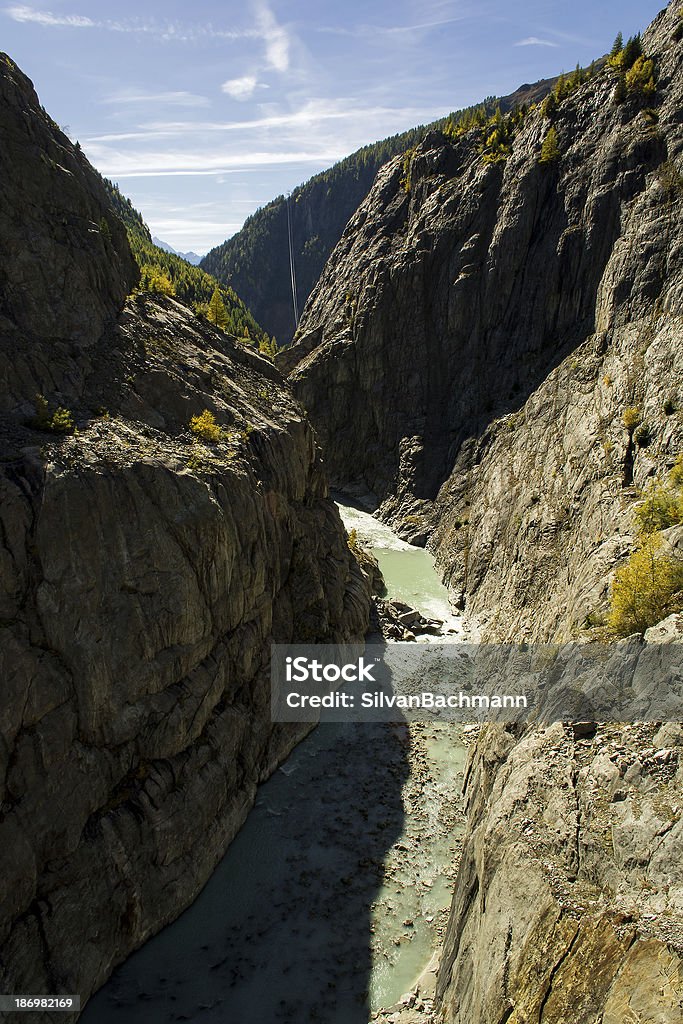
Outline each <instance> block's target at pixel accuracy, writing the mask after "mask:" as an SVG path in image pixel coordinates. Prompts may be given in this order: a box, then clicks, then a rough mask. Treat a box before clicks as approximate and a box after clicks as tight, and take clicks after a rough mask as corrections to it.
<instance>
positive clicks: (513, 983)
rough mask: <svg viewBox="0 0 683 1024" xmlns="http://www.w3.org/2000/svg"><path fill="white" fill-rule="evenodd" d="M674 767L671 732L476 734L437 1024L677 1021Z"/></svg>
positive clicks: (680, 880) (680, 899)
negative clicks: (589, 735) (466, 825)
mask: <svg viewBox="0 0 683 1024" xmlns="http://www.w3.org/2000/svg"><path fill="white" fill-rule="evenodd" d="M679 618H680V617H679ZM682 630H683V621H681V622H679V624H678V632H679V636H680V635H683V633H682V632H681V631H682ZM651 640H652V642H654V643H656V642H658V637H657V636H656V635H653V636H652V637H651ZM682 758H683V730H682V729H681V727H680V726H679V725H665V726H663V727H661V728H658V727H657V726H649V725H639V726H638V725H633V726H621V727H609V726H602V727H600V728H599V729H598V731H597V733H596V735H595V736H594V737H593V738H591V739H579V738H576V736H575V735H574V734H573V731H572V728H571V727H570V726H563V725H561V724H559V723H558V724H556V725H554V726H551V727H549V728H547V729H545V730H543V731H540V732H539V731H528V732H527V733H526V735H523V736H522V737H521V738H519V737H515V736H514V735H511V734H510V733H507V732H505V731H504V730H503V729H502V728H499V727H494V726H488V727H486V728H485V729H484V731H483V734H482V736H481V737H480V739H479V742H478V743H477V744H476V746H475V747H474V748H473V752H472V756H471V757H470V761H469V764H468V768H467V774H466V783H465V798H466V802H467V805H468V814H469V817H470V828H469V830H468V834H467V837H466V841H465V846H464V849H463V854H462V859H461V863H460V869H459V873H458V879H457V883H456V887H455V894H454V899H453V907H452V910H451V917H450V921H449V929H448V934H447V936H446V941H445V952H444V957H443V960H442V962H441V965H440V971H439V979H438V999H439V1002H440V1005H441V1008H442V1012H443V1013H444V1019H446V1020H448V1021H449V1022H452V1024H500V1022H503V1021H506V1022H508V1024H530V1022H532V1021H533V1022H535V1024H566V1022H567V1021H569V1020H572V1021H577V1022H578V1021H580V1022H582V1024H583V1022H586V1024H588V1022H589V1021H590V1022H594V1021H595V1022H600V1024H622V1022H623V1021H627V1020H628V1021H638V1022H639V1024H655V1022H657V1024H669V1022H670V1024H674V1022H675V1021H678V1020H680V1007H681V999H683V876H682V875H681V860H680V847H681V839H682V835H681V832H682V829H683V824H682V822H681V788H682V786H683V778H682V771H683V769H682V767H681V759H682Z"/></svg>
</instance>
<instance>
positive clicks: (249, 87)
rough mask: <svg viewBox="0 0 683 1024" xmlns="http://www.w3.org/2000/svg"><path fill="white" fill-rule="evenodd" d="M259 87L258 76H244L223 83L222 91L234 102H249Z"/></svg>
mask: <svg viewBox="0 0 683 1024" xmlns="http://www.w3.org/2000/svg"><path fill="white" fill-rule="evenodd" d="M257 85H258V82H257V81H256V75H242V77H241V78H230V79H228V81H227V82H223V85H222V86H221V89H222V91H223V92H224V93H227V95H228V96H232V98H233V99H234V100H248V99H249V98H250V97H251V96H253V95H254V92H255V90H256V86H257Z"/></svg>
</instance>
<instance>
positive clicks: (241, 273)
mask: <svg viewBox="0 0 683 1024" xmlns="http://www.w3.org/2000/svg"><path fill="white" fill-rule="evenodd" d="M554 81H555V79H543V80H541V81H539V82H535V83H534V84H533V85H530V84H528V83H527V84H524V85H522V86H520V88H519V89H517V90H516V91H515V92H514V93H512V95H510V96H503V97H501V98H500V99H499V100H498V101H497V102H498V103H499V105H500V107H501V109H502V110H503V111H506V110H510V109H512V107H514V106H516V105H521V104H522V103H534V102H536V101H537V100H539V99H541V98H542V97H543V96H545V95H546V93H547V92H548V91H549V89H550V88H551V87H552V85H553V83H554ZM488 102H489V103H491V102H492V101H491V99H490V98H489V101H488ZM445 120H446V119H445V118H443V119H442V120H441V121H439V122H435V124H443V123H444V121H445ZM430 127H433V125H432V126H427V128H425V127H424V126H420V127H418V128H412V129H410V130H409V131H407V132H402V133H401V134H400V135H393V136H391V137H390V138H388V139H384V140H382V141H381V142H376V143H373V144H371V145H369V146H364V147H363V148H362V149H360V150H358V151H357V152H356V153H353V154H352V155H351V156H349V157H346V158H345V159H344V160H341V161H340V162H339V163H338V164H335V165H334V167H332V168H330V170H329V171H323V173H322V174H316V175H315V176H314V177H313V178H311V179H310V180H309V181H307V182H305V183H304V184H303V185H301V186H300V187H299V188H296V189H294V191H293V192H292V195H291V199H290V201H289V214H288V210H287V200H286V199H285V197H284V196H279V197H278V198H277V199H274V200H273V201H272V202H271V203H268V204H267V206H264V207H263V209H261V210H257V211H256V213H254V214H253V215H252V216H251V217H249V218H248V219H247V221H246V222H245V224H244V227H243V228H242V229H241V230H240V231H238V232H237V234H236V235H233V237H232V238H229V239H228V240H227V241H226V242H223V243H222V245H218V246H216V248H215V249H212V250H211V252H209V253H207V255H206V256H204V258H203V259H202V261H201V266H202V268H203V269H204V270H206V271H207V272H208V273H210V274H213V275H214V276H215V277H217V278H218V279H219V280H220V281H222V282H223V283H224V284H227V285H230V286H231V287H233V288H234V289H235V290H236V291H237V292H238V294H239V295H241V296H242V298H243V299H244V300H245V302H246V303H247V305H248V306H249V308H250V309H251V310H252V311H253V313H254V315H255V317H256V319H257V320H258V322H259V323H260V324H262V325H263V326H264V327H265V328H266V330H268V331H270V333H271V334H274V335H275V337H276V338H277V340H278V343H279V344H280V345H288V344H289V343H290V341H291V339H292V336H293V334H294V328H295V323H294V308H293V303H292V284H291V277H290V263H289V226H288V216H289V218H290V220H291V231H292V252H293V261H294V269H295V273H296V285H297V298H298V306H299V310H301V309H303V306H304V303H305V302H306V300H307V299H308V297H309V295H310V294H311V291H312V290H313V287H314V285H315V283H316V281H317V280H318V278H319V277H320V273H321V271H322V269H323V267H324V266H325V263H326V261H327V258H328V257H329V255H330V253H331V252H332V250H333V249H334V247H335V245H336V244H337V242H338V241H339V239H340V238H341V235H342V232H343V231H344V227H345V226H346V223H347V221H348V220H349V217H351V215H352V214H353V213H354V211H355V210H356V209H357V207H358V206H359V204H360V203H361V202H362V201H363V200H364V199H365V197H366V196H367V194H368V192H369V191H370V188H371V186H372V183H373V181H374V179H375V175H376V174H377V171H378V170H379V168H380V167H381V166H382V165H383V164H384V163H385V162H386V161H387V160H389V159H390V158H391V157H393V156H395V155H396V154H397V153H403V152H404V151H405V150H407V149H409V148H410V147H412V146H415V145H416V144H417V143H418V142H420V141H421V139H422V138H423V136H424V135H425V134H426V132H427V131H428V130H429V128H430Z"/></svg>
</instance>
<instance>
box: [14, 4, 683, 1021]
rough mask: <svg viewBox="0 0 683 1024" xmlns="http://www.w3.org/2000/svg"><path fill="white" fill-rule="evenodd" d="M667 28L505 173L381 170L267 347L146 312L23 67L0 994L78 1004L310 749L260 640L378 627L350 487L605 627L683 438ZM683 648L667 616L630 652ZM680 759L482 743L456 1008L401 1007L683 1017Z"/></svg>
mask: <svg viewBox="0 0 683 1024" xmlns="http://www.w3.org/2000/svg"><path fill="white" fill-rule="evenodd" d="M642 47H643V52H644V55H645V57H647V59H650V60H652V61H653V66H654V67H656V73H657V81H656V89H655V91H654V92H652V91H648V92H639V91H638V89H637V88H634V89H633V90H632V91H626V92H625V93H624V94H623V95H622V94H621V93H620V92H619V89H618V79H617V77H615V75H614V73H613V69H611V68H610V67H609V66H607V65H606V64H604V62H603V63H601V64H600V66H599V67H597V68H596V69H595V71H594V73H593V74H592V75H591V76H590V77H589V78H588V80H587V81H584V82H581V83H578V84H577V86H576V88H573V89H572V90H570V91H569V92H568V94H567V95H564V96H563V97H561V99H560V101H559V102H558V104H557V105H556V107H555V108H554V109H551V108H550V107H548V108H547V109H544V107H543V106H541V105H538V106H533V105H532V107H531V108H530V109H529V110H528V111H527V112H526V113H525V115H524V116H523V117H522V118H520V120H519V122H518V123H515V126H514V132H513V135H512V137H511V139H510V141H509V145H508V147H507V150H506V151H505V152H503V151H502V150H501V151H498V152H496V151H495V150H494V151H491V150H489V151H488V152H487V151H486V148H485V146H484V150H483V151H482V145H483V144H482V138H481V133H477V132H476V131H474V132H472V131H470V132H464V133H462V134H461V135H459V136H458V135H453V134H444V133H443V132H441V131H430V132H428V133H427V134H426V135H425V137H424V138H423V139H422V141H421V142H419V144H417V145H416V147H415V149H414V150H412V151H410V152H408V153H407V154H404V155H401V156H398V157H395V158H394V159H392V160H390V161H389V163H388V164H386V165H385V166H384V167H382V168H381V169H380V170H379V172H378V175H377V178H376V180H375V183H374V185H373V186H372V188H371V189H370V192H369V194H368V195H367V197H366V198H365V199H364V200H363V201H362V202H361V204H360V206H359V207H358V209H357V211H356V212H355V213H353V215H352V216H351V219H350V220H349V222H348V224H347V227H346V229H345V230H344V232H343V234H342V236H341V239H340V240H339V242H338V244H337V245H336V247H335V248H334V249H333V251H332V252H331V254H330V257H329V259H328V261H327V263H326V264H325V267H324V269H323V271H322V274H321V276H320V278H319V280H318V283H317V284H316V285H315V287H314V288H313V291H312V293H311V297H310V299H309V301H308V303H307V305H306V309H305V311H304V314H303V317H302V321H301V324H300V327H299V330H298V332H297V335H296V336H295V338H294V342H293V344H292V346H291V347H290V348H288V349H285V350H283V351H282V352H281V353H280V354H279V355H277V356H276V358H275V365H273V363H272V362H271V361H270V360H268V359H266V358H265V357H263V356H260V355H259V354H258V353H256V352H255V351H253V350H252V349H251V348H250V347H248V346H245V345H242V344H240V343H239V342H237V341H236V340H235V339H232V338H230V337H229V336H227V335H225V334H224V333H223V332H221V331H219V330H217V329H216V328H214V327H212V326H211V325H210V324H209V323H208V322H207V321H206V319H205V318H202V317H201V316H198V315H196V314H195V313H194V312H193V311H192V310H190V309H189V308H188V307H186V306H184V305H183V304H182V303H179V302H177V301H176V300H175V299H173V298H172V297H169V296H164V295H154V294H150V293H141V292H136V290H135V289H136V285H137V281H138V271H137V268H136V266H135V263H134V260H133V258H132V256H131V253H130V249H129V247H128V243H127V240H126V235H125V230H124V228H123V226H122V225H121V223H120V222H119V220H118V219H117V217H116V216H115V214H114V213H113V210H112V208H111V205H110V203H109V200H108V197H107V193H106V191H105V190H104V187H103V185H102V182H101V179H100V178H99V176H98V175H97V174H96V172H95V171H94V170H93V169H92V168H91V167H90V165H89V164H88V162H87V161H86V159H85V158H84V156H83V154H82V153H81V152H80V151H79V149H78V148H77V147H76V146H74V145H72V144H71V143H70V142H69V140H68V139H67V138H66V136H65V135H64V134H63V133H62V132H61V131H60V130H59V128H58V127H57V126H56V125H55V123H54V122H53V121H52V120H51V119H50V117H49V116H48V115H47V114H46V113H45V111H44V110H43V109H42V108H41V106H40V103H39V101H38V99H37V97H36V94H35V92H34V90H33V87H32V85H31V83H30V82H29V81H28V79H27V78H26V77H25V76H24V75H23V74H22V73H21V71H20V70H19V69H18V68H17V67H16V65H14V63H13V62H12V61H11V59H10V58H9V57H6V56H4V55H2V56H0V100H1V101H2V107H1V111H2V113H1V115H0V116H1V117H2V128H3V138H4V139H6V140H7V143H6V144H4V145H3V147H2V149H0V174H1V176H2V180H3V183H5V189H6V191H7V196H6V199H7V201H6V202H5V203H4V204H3V206H2V208H1V209H0V253H2V260H1V263H0V380H2V385H3V386H2V391H1V392H0V434H1V446H2V447H1V452H2V455H1V460H0V496H1V501H0V569H1V571H0V608H1V609H2V611H1V613H0V629H1V630H2V644H1V645H0V678H2V680H3V686H4V692H3V701H2V708H1V709H0V715H1V716H2V717H1V718H0V768H1V771H0V784H1V787H2V792H1V799H2V804H1V807H0V865H1V871H0V874H1V875H2V878H3V886H2V904H1V905H0V950H1V952H0V989H2V990H3V991H5V992H17V991H19V990H22V991H28V992H54V991H73V992H80V993H81V995H82V998H83V1001H84V1002H85V1000H86V999H87V998H88V996H89V995H90V994H91V993H93V992H94V991H95V990H96V989H97V988H98V987H99V986H100V985H101V984H102V983H103V982H104V981H105V980H106V979H107V978H108V977H109V975H110V974H111V972H112V970H113V969H114V967H115V966H116V965H117V964H119V963H121V962H122V961H123V960H125V958H126V957H127V956H128V955H129V954H130V953H131V952H132V951H133V950H134V949H136V948H137V947H139V946H140V945H141V944H142V943H144V942H145V940H146V939H148V938H149V937H150V936H152V935H154V934H155V933H156V932H158V931H159V930H160V929H161V928H163V926H164V925H166V924H167V923H169V922H170V921H172V920H173V919H174V918H176V917H177V916H178V915H179V914H180V913H181V911H182V910H183V909H184V908H185V907H187V906H188V905H189V904H190V903H191V902H192V901H193V900H194V899H195V898H196V897H197V895H198V894H199V893H200V891H201V890H202V888H203V886H204V884H205V883H206V881H207V879H208V878H209V876H210V875H211V873H212V872H213V870H214V868H215V867H216V865H217V864H218V863H219V862H220V861H221V858H222V857H223V855H224V853H225V850H226V848H227V847H228V845H229V844H230V842H231V841H232V840H233V839H234V837H235V836H236V835H237V833H238V831H239V829H240V827H241V825H242V824H243V822H244V821H245V819H246V817H247V814H248V812H249V809H250V807H251V806H252V805H253V803H254V800H255V799H256V794H257V787H258V785H259V783H261V782H263V781H264V780H266V779H267V778H268V777H269V776H271V775H272V774H273V772H274V771H275V770H276V769H277V768H278V766H280V765H282V764H283V762H284V760H285V759H286V758H287V756H288V754H289V753H290V752H291V751H292V750H293V749H294V747H295V746H296V745H297V743H298V742H299V741H301V740H302V739H303V737H304V735H305V734H306V732H307V731H309V729H310V727H309V726H304V725H301V726H284V725H280V726H278V725H274V724H273V723H272V722H271V721H270V717H269V696H270V694H269V677H268V662H269V651H270V644H271V643H272V642H278V641H279V642H286V641H289V640H296V641H300V642H302V641H303V642H318V643H325V642H330V643H340V642H346V641H359V640H361V639H362V638H363V636H364V635H366V633H367V631H368V628H369V626H370V621H371V614H376V613H372V597H373V595H372V590H373V576H374V573H372V572H369V571H368V566H367V563H365V568H364V567H363V563H364V559H363V557H362V556H360V555H359V557H358V559H357V557H356V555H354V553H353V551H352V550H351V548H350V546H349V544H348V543H347V536H346V532H345V530H344V526H343V523H342V520H341V518H340V516H339V512H338V510H337V508H336V506H335V503H334V502H333V501H332V499H331V497H330V492H329V484H330V483H331V484H332V485H334V487H336V488H339V489H340V490H341V491H343V492H344V493H346V494H347V495H353V496H355V497H356V498H357V499H358V501H359V502H360V503H361V504H365V505H366V506H367V507H369V508H371V509H372V510H374V511H375V514H376V516H377V517H378V518H379V519H381V520H383V521H384V522H386V523H388V524H390V525H391V526H392V527H393V528H394V529H395V530H396V531H397V532H398V534H399V535H400V536H401V537H402V538H404V539H405V541H407V542H411V543H413V544H416V545H419V546H421V547H424V546H426V547H427V549H428V551H429V552H430V553H431V555H432V556H433V557H434V559H435V564H436V568H437V570H438V572H439V574H440V576H441V577H442V578H443V580H444V582H445V584H446V586H447V587H448V590H449V592H450V595H451V600H452V602H453V605H454V606H455V607H457V608H458V609H463V608H464V609H465V610H466V613H467V615H469V616H470V617H471V618H472V619H473V620H476V622H477V623H478V625H479V626H480V627H481V631H482V636H483V639H484V640H486V641H489V640H491V641H502V642H513V643H516V642H520V641H524V642H546V641H552V642H554V643H558V644H565V643H569V642H576V641H578V642H580V643H590V642H591V640H593V639H603V638H604V634H603V633H602V632H601V630H603V629H604V623H605V616H606V614H607V611H608V606H609V599H610V587H611V583H612V580H613V577H614V573H615V571H616V570H618V569H619V568H620V567H621V566H623V564H624V563H625V560H626V559H627V558H628V556H629V555H630V553H631V552H632V551H633V550H634V548H635V547H636V545H637V543H638V538H637V534H636V528H635V520H634V510H635V508H636V506H637V504H638V502H639V500H640V499H641V495H642V490H643V488H646V487H647V486H648V485H649V484H651V482H652V481H655V480H664V479H665V478H666V474H667V473H669V472H670V470H671V469H672V467H673V466H674V464H675V462H676V459H677V457H678V456H679V455H680V454H681V452H683V415H682V413H681V408H682V407H683V391H682V383H681V382H682V381H683V346H682V345H681V341H680V337H681V329H682V327H683V314H682V311H681V299H682V297H683V236H682V235H681V218H680V212H681V202H683V172H682V170H681V159H683V156H682V154H683V127H682V122H681V116H680V110H681V108H682V107H683V95H682V92H683V74H682V71H683V68H682V66H681V65H682V64H683V27H682V25H681V16H680V12H679V10H678V5H677V4H675V3H674V4H671V5H670V6H669V7H668V8H667V9H666V10H665V11H663V12H662V13H661V14H660V15H659V16H658V17H657V19H655V21H654V22H653V24H652V25H651V26H650V28H649V29H648V30H647V31H646V32H645V33H644V34H643V38H642ZM551 129H552V130H553V131H554V132H555V136H556V140H557V152H556V153H555V154H553V157H552V159H548V160H542V159H541V155H542V151H543V147H544V142H545V141H546V140H547V138H548V135H549V133H550V131H551ZM484 141H485V140H484ZM17 168H21V174H18V173H17ZM204 412H208V413H210V414H211V417H212V423H213V424H214V426H215V427H216V430H217V433H215V434H213V435H211V436H209V435H205V436H203V435H202V432H201V430H200V429H197V428H196V427H193V426H192V424H193V422H194V418H196V417H199V416H201V415H203V413H204ZM63 428H66V429H63ZM666 543H667V544H669V545H670V547H671V550H672V551H673V552H674V553H676V552H678V554H677V555H676V557H680V546H681V527H674V528H673V529H672V530H670V531H668V534H667V538H666ZM357 554H358V552H357ZM422 554H424V552H422ZM376 583H377V579H376V578H375V589H376ZM643 634H644V635H643ZM682 641H683V615H681V614H680V613H672V614H671V615H668V616H667V617H666V618H665V619H664V620H663V621H662V622H660V623H656V624H654V625H653V626H652V627H651V628H650V629H648V630H647V631H643V632H642V633H641V634H637V635H635V636H631V637H627V638H626V639H624V640H621V641H619V643H620V644H622V645H623V650H624V651H625V652H626V653H627V654H628V656H633V657H635V658H636V660H637V659H638V658H640V657H641V656H642V657H643V658H644V659H645V658H646V657H647V656H650V655H651V654H652V651H653V650H654V651H656V650H657V648H658V646H661V645H671V644H676V645H680V644H681V642H682ZM634 652H635V654H634ZM648 652H649V655H648ZM321 742H322V741H321ZM682 758H683V731H682V730H681V726H680V725H679V724H676V723H674V722H670V723H666V722H657V723H647V722H642V723H641V722H639V723H629V724H622V725H617V724H613V723H603V724H598V723H555V724H552V725H549V726H547V727H538V726H537V727H532V726H531V725H526V724H525V725H521V726H519V725H518V726H510V727H504V726H494V725H488V726H485V727H483V728H481V729H480V730H477V731H476V733H473V734H472V736H471V740H470V742H469V753H468V759H467V763H466V765H465V766H464V769H463V771H464V794H465V795H464V808H465V811H466V814H467V825H466V828H465V832H464V836H463V841H462V847H461V849H459V851H458V867H457V875H456V877H455V881H454V891H453V901H452V905H451V909H450V915H449V919H448V924H447V926H444V928H443V931H442V935H441V941H442V950H441V959H440V966H439V968H438V974H437V975H436V977H435V979H434V987H433V992H432V996H433V998H430V1000H429V1005H428V1006H427V1007H426V1008H425V1007H424V1005H423V1008H422V1009H420V1003H421V1002H422V1003H424V1000H422V1001H421V1000H420V998H419V993H418V994H417V995H415V993H413V996H414V997H413V998H408V999H407V1000H406V1001H405V1003H403V1004H401V1005H398V1006H396V1007H393V1008H392V1010H391V1011H387V1012H386V1013H385V1012H384V1011H382V1012H381V1016H382V1017H383V1018H385V1019H388V1020H392V1021H394V1022H396V1024H399V1022H405V1024H420V1022H423V1021H424V1022H425V1024H426V1022H427V1021H432V1020H434V1021H436V1020H439V1021H443V1022H445V1024H565V1022H566V1021H567V1020H569V1019H572V1020H576V1021H577V1022H579V1024H583V1022H584V1021H585V1022H586V1024H594V1022H595V1024H617V1022H619V1024H622V1022H623V1021H625V1020H629V1021H633V1022H636V1021H637V1022H639V1024H641V1022H642V1024H675V1022H677V1021H678V1020H679V1019H680V1008H681V1001H682V999H683V973H682V972H683V959H682V958H683V875H681V867H680V864H681V857H680V850H681V841H682V839H683V831H682V830H683V825H682V823H681V810H682V807H683V797H682V787H683V763H682ZM403 769H405V765H403ZM394 795H395V794H394ZM454 873H455V872H454ZM330 1001H331V1004H332V1002H333V1000H332V998H331V999H330ZM330 1019H331V1018H330Z"/></svg>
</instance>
